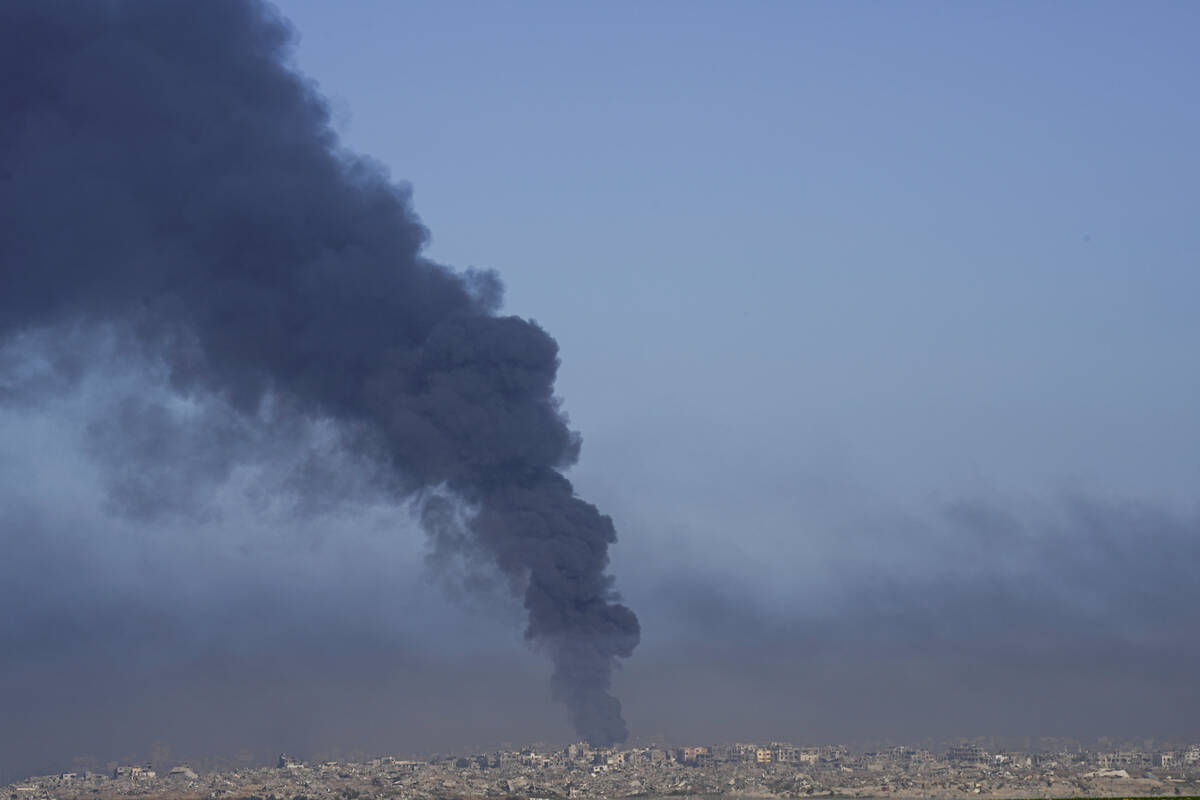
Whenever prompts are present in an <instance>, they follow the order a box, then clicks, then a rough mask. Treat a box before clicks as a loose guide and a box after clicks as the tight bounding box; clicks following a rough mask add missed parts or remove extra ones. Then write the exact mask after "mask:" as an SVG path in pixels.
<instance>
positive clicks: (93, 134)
mask: <svg viewBox="0 0 1200 800" xmlns="http://www.w3.org/2000/svg"><path fill="white" fill-rule="evenodd" d="M291 42H292V37H291V32H290V29H289V27H288V26H287V24H286V23H285V22H284V21H283V20H281V19H280V18H279V17H278V16H277V13H276V12H275V11H274V9H273V8H271V7H270V6H267V5H265V4H263V3H260V2H257V1H256V0H205V2H194V0H141V1H140V2H137V1H135V0H74V1H72V0H63V1H62V2H55V3H46V2H44V0H9V2H6V3H3V4H0V70H3V74H4V75H7V76H11V79H10V80H6V81H3V82H0V119H3V120H4V124H3V125H2V126H0V218H2V219H3V220H4V224H3V226H0V337H5V338H7V337H11V336H14V335H17V334H19V333H21V332H22V331H25V330H32V329H40V330H43V331H55V330H61V329H65V328H71V327H75V328H77V327H79V326H84V327H86V326H103V327H106V328H110V329H113V330H115V331H116V332H117V333H118V334H120V335H122V336H123V337H125V338H124V339H123V341H127V342H129V345H128V346H129V347H131V348H135V349H136V350H137V352H138V354H139V356H142V357H144V355H145V354H146V353H147V352H149V353H150V354H152V355H154V356H156V357H158V358H161V359H163V360H165V361H166V362H167V363H168V364H169V366H170V368H171V379H172V382H173V385H175V386H176V387H178V388H179V390H180V391H181V392H186V393H192V394H193V395H195V396H197V397H203V396H206V393H213V392H215V393H218V394H220V395H222V396H224V397H226V398H228V399H229V400H231V401H232V402H233V403H235V404H236V406H237V407H238V408H239V409H241V410H242V411H244V413H245V414H246V415H247V417H248V418H253V417H254V415H255V414H256V413H257V412H258V410H259V408H260V405H261V403H262V401H263V399H264V397H266V396H267V395H269V394H270V395H274V396H277V397H280V398H283V399H284V400H286V403H285V404H284V405H285V406H286V407H287V408H291V409H293V410H294V412H295V413H298V414H304V415H308V416H312V417H320V418H323V419H329V420H333V421H335V422H337V423H340V424H341V425H342V426H344V427H345V429H346V430H347V431H353V432H354V433H355V434H356V435H355V436H354V437H347V438H348V441H363V440H366V441H368V442H370V443H371V444H370V445H369V446H368V447H367V451H368V452H370V453H377V452H379V451H380V450H382V452H384V453H385V456H384V457H385V458H387V459H388V461H389V463H390V464H391V466H392V467H394V470H395V473H396V475H397V476H398V478H399V479H400V480H401V482H402V483H403V485H404V486H405V487H406V490H407V491H408V492H412V493H419V494H418V495H417V496H425V495H427V493H425V492H424V491H423V490H427V489H439V490H448V491H449V492H450V494H451V495H452V496H453V497H455V498H456V500H457V501H458V502H461V503H463V504H465V507H468V508H471V509H473V515H472V516H471V517H470V519H469V520H468V522H467V523H466V524H465V526H464V527H463V528H462V530H461V531H460V532H459V533H458V534H456V541H457V542H458V543H459V546H464V545H465V546H468V547H472V548H475V549H476V551H477V552H480V553H483V554H486V555H487V556H489V557H490V558H491V559H492V560H493V561H494V563H495V564H496V565H497V566H498V567H499V568H500V569H501V570H503V571H504V572H505V573H506V574H507V575H508V576H509V577H510V579H511V582H512V585H513V586H515V587H517V590H518V591H519V592H520V593H521V594H522V595H523V600H524V605H525V608H526V610H527V611H528V620H529V622H528V627H527V629H526V636H527V638H528V639H529V640H530V641H531V642H532V643H533V644H534V645H535V646H537V647H538V648H539V649H541V650H544V651H545V652H546V653H547V654H548V655H549V657H550V658H551V659H552V660H553V662H554V665H555V671H554V677H553V689H554V693H555V696H556V697H557V698H558V699H560V700H561V701H563V702H564V703H565V704H566V705H567V708H568V711H569V713H570V716H571V720H572V722H573V724H574V725H575V727H576V729H577V731H578V732H579V733H580V734H581V735H582V736H583V737H584V738H586V739H588V740H589V741H591V742H592V743H594V744H609V743H612V742H617V741H621V740H623V739H625V738H626V728H625V723H624V720H623V719H622V717H621V710H620V704H619V703H618V701H617V700H616V698H614V697H613V696H612V694H611V693H610V682H611V674H612V670H613V668H614V666H615V665H616V664H617V659H619V658H625V657H628V656H629V655H630V654H631V653H632V651H633V649H634V647H635V646H636V645H637V642H638V638H639V627H638V622H637V618H636V617H635V616H634V614H633V612H631V611H630V610H629V609H628V608H626V607H624V606H623V605H620V604H619V603H618V602H616V600H617V598H616V595H615V593H614V592H613V588H612V578H611V577H610V576H609V575H608V574H607V568H608V547H609V545H610V544H612V543H613V542H614V541H615V540H616V536H615V533H614V531H613V527H612V523H611V521H610V520H609V519H608V517H605V516H603V515H602V514H600V513H599V512H598V511H597V510H596V509H595V507H593V506H592V505H590V504H588V503H586V502H584V501H583V500H581V499H580V498H578V497H576V496H575V494H574V491H573V489H572V487H571V484H570V483H569V482H568V481H567V479H566V478H565V477H564V476H563V475H562V472H561V471H562V470H563V469H565V468H567V467H569V466H570V465H571V464H573V463H574V462H575V460H576V459H577V457H578V454H579V441H578V438H577V436H576V435H575V434H573V433H572V432H571V431H570V429H569V428H568V427H567V424H566V420H565V418H564V417H563V415H562V414H561V412H560V411H559V405H558V400H557V399H556V398H555V396H554V379H555V373H556V370H557V366H558V355H557V345H556V344H555V342H554V340H553V339H552V338H550V336H549V335H547V334H546V333H545V332H544V331H543V330H541V329H540V328H539V327H537V326H536V325H535V324H533V323H531V322H528V321H526V320H522V319H519V318H516V317H505V316H498V315H497V313H496V312H497V310H498V309H499V306H500V297H501V294H502V290H501V286H500V283H499V281H498V279H497V278H496V277H495V276H494V275H493V274H491V273H466V274H458V273H454V272H452V271H451V270H448V269H446V268H444V267H442V266H439V265H437V264H435V263H433V262H431V261H429V260H428V259H425V258H424V257H422V256H421V249H422V247H423V246H424V244H425V242H426V239H427V234H426V231H425V230H424V228H423V227H422V226H421V225H420V223H419V222H418V220H417V219H416V217H415V215H414V214H413V212H412V211H411V209H410V207H409V198H408V194H407V191H406V190H405V189H404V188H403V187H401V186H397V185H396V184H394V183H392V182H391V180H390V179H389V178H388V176H387V174H386V173H385V172H384V170H383V169H382V168H381V167H379V166H378V165H376V164H374V163H373V162H370V161H368V160H365V159H362V158H360V157H358V156H356V155H354V154H352V153H349V152H346V151H345V150H344V149H342V147H341V145H340V143H339V142H338V139H337V136H336V134H335V133H334V132H333V131H332V129H331V127H330V124H329V113H328V109H327V106H326V103H325V101H324V99H323V98H322V97H321V96H320V95H319V94H318V93H317V92H316V90H315V88H314V86H313V85H312V84H311V82H309V81H308V80H307V79H305V78H304V77H302V76H299V75H298V74H297V73H296V72H295V71H294V70H293V69H292V67H291V62H290V48H291ZM412 116H413V118H417V117H418V116H419V114H418V113H417V112H414V113H413V114H412ZM364 432H365V433H366V434H367V436H366V437H363V436H361V434H362V433H364ZM422 506H423V511H424V513H423V519H424V520H425V522H426V525H427V528H428V529H429V530H430V533H431V535H433V536H434V537H439V536H442V535H443V534H444V530H445V529H444V525H443V524H442V519H443V517H444V516H445V515H444V514H441V513H440V511H439V508H438V503H436V502H432V501H423V503H422ZM442 510H444V509H442Z"/></svg>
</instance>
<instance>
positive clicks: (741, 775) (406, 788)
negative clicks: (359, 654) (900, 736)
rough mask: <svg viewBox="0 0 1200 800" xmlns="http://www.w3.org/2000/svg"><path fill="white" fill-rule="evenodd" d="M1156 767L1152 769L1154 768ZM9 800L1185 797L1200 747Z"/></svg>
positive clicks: (340, 775)
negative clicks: (1146, 750) (127, 799)
mask: <svg viewBox="0 0 1200 800" xmlns="http://www.w3.org/2000/svg"><path fill="white" fill-rule="evenodd" d="M1151 770H1153V771H1151ZM0 791H3V792H4V795H5V796H4V797H0V800H85V799H86V800H118V799H119V798H131V797H136V798H139V799H140V800H222V799H227V800H393V799H394V800H448V799H449V798H460V797H461V798H480V799H484V798H495V799H496V800H515V799H516V798H521V799H522V800H525V798H528V800H576V799H580V800H589V799H590V798H619V797H638V798H643V799H644V800H650V799H651V798H661V797H669V796H695V795H703V796H705V797H709V798H711V797H715V796H725V797H739V798H804V797H836V798H859V797H888V798H918V797H920V798H939V799H941V800H948V799H949V798H962V797H970V798H976V797H978V798H1011V797H1021V798H1051V797H1058V798H1062V797H1082V796H1090V797H1104V796H1113V797H1118V796H1119V797H1148V796H1164V795H1171V796H1174V797H1184V796H1193V795H1198V794H1200V747H1198V746H1192V747H1188V748H1184V749H1181V750H1168V751H1160V752H1141V751H1124V752H1119V751H1118V752H1085V751H1083V750H1082V749H1078V750H1076V751H1063V752H1055V753H1020V752H999V751H998V752H991V751H989V750H988V749H986V748H984V747H981V746H979V745H978V744H965V745H955V746H953V747H950V748H948V749H945V750H943V751H939V752H934V751H932V750H929V749H916V748H909V747H895V748H891V749H889V750H886V751H883V752H865V753H857V754H852V753H851V752H850V750H849V749H848V748H845V747H836V746H826V747H798V746H795V745H792V744H785V743H774V742H773V743H769V744H731V745H730V744H727V745H715V746H709V745H692V746H686V747H680V748H668V747H665V746H647V747H635V748H630V749H614V748H606V749H594V748H590V747H588V746H587V745H585V744H575V745H571V746H570V747H567V748H564V749H561V750H550V751H545V752H540V751H537V750H534V749H532V748H527V749H523V750H515V751H500V752H493V753H484V754H473V755H457V756H443V757H435V758H432V759H429V760H424V761H418V760H405V759H398V758H395V757H391V756H386V757H381V758H376V759H372V760H370V761H366V762H338V761H326V762H322V763H320V764H309V763H306V762H304V761H303V760H300V759H296V758H292V757H290V756H288V755H286V754H284V755H280V757H279V759H278V761H277V762H276V766H274V767H263V768H256V769H239V770H232V771H227V772H212V773H209V774H203V775H202V774H199V773H197V772H196V771H195V770H193V769H192V768H191V767H189V766H187V765H177V766H174V767H172V768H170V769H169V770H166V772H165V774H159V771H156V770H154V769H152V768H150V767H148V766H141V767H138V766H133V765H120V766H117V767H116V768H115V769H114V770H113V771H112V773H111V774H100V773H93V772H88V773H85V774H83V775H79V774H77V773H74V772H69V773H61V774H59V775H50V776H42V777H37V778H31V779H28V780H24V781H21V782H19V783H15V784H12V785H10V786H8V787H5V788H4V789H3V790H0Z"/></svg>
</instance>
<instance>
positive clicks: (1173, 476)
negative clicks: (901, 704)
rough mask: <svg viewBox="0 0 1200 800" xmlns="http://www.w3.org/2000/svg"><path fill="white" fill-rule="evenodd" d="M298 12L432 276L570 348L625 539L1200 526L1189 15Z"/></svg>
mask: <svg viewBox="0 0 1200 800" xmlns="http://www.w3.org/2000/svg"><path fill="white" fill-rule="evenodd" d="M281 7H282V9H283V10H284V12H285V13H286V14H287V15H288V16H289V17H290V18H291V19H292V21H293V23H294V24H295V26H296V28H297V30H298V31H299V33H300V44H299V47H298V49H297V60H298V63H299V65H300V66H301V67H302V68H303V69H304V70H305V71H306V72H308V73H309V74H310V75H313V76H315V78H316V80H317V81H318V82H319V84H320V87H321V89H322V91H324V92H326V93H327V94H328V95H329V96H330V97H331V98H332V105H333V108H334V109H335V116H336V117H337V119H338V120H339V122H340V129H341V132H342V135H343V137H344V139H345V141H346V142H347V143H348V144H349V145H350V146H351V147H353V148H355V149H357V150H360V151H362V152H366V153H370V154H372V155H373V156H375V157H377V158H379V159H381V160H382V161H383V162H384V163H385V164H387V165H388V166H389V167H390V168H391V170H392V173H393V174H394V175H395V176H396V177H397V178H400V179H403V180H407V181H410V182H411V183H412V185H413V188H414V192H415V204H416V208H417V210H418V213H420V214H421V216H422V218H423V220H424V221H425V223H426V224H427V225H428V226H429V227H430V229H431V230H432V234H433V244H432V246H431V248H430V250H429V252H430V254H431V255H432V256H433V257H435V258H438V259H440V260H442V261H444V262H446V263H449V264H453V265H457V266H460V267H461V266H467V265H474V266H481V267H490V268H495V269H497V270H499V271H500V273H501V274H502V276H503V277H504V279H505V281H506V284H507V286H508V304H507V308H508V309H509V310H510V311H511V312H513V313H518V314H522V315H526V316H531V317H533V318H535V319H537V320H538V321H539V322H541V323H542V324H544V325H545V326H546V327H547V328H548V329H549V330H550V331H551V332H552V333H553V334H554V335H555V337H556V338H557V339H558V340H559V342H560V344H561V345H562V350H563V366H562V369H561V377H560V381H559V386H560V390H561V394H562V395H563V396H564V397H565V398H566V400H567V409H568V411H569V413H570V414H571V416H572V420H573V422H574V423H575V425H576V427H578V428H579V429H580V430H581V431H582V432H583V433H584V436H585V456H584V459H583V461H582V462H581V464H580V466H579V467H578V468H577V470H576V473H575V474H576V476H577V478H578V480H579V482H580V483H581V484H582V486H584V487H585V488H587V489H591V492H592V493H593V494H598V495H599V496H603V497H604V499H605V500H606V501H611V502H614V503H617V504H618V505H620V506H626V505H627V506H628V507H629V508H628V511H629V515H630V517H629V518H628V519H626V520H625V525H623V526H622V527H628V526H629V525H635V526H638V527H644V528H645V531H644V532H643V533H639V536H642V535H649V536H657V535H659V533H658V532H659V531H660V530H661V529H663V528H672V527H675V528H676V529H677V530H679V531H680V532H682V533H686V534H687V536H688V538H699V539H701V540H706V539H707V538H708V537H710V536H711V537H714V538H718V539H719V538H720V537H721V535H722V534H721V531H720V530H719V529H718V530H707V529H706V526H705V520H703V519H695V518H694V517H695V516H696V515H694V514H692V513H691V512H690V511H689V510H688V508H687V506H689V505H691V504H692V502H694V501H693V500H691V499H690V498H694V497H695V496H697V495H699V496H702V497H705V498H708V499H709V502H711V503H712V504H713V505H714V506H716V507H715V508H713V509H711V511H710V512H705V513H704V514H702V515H701V516H704V517H708V518H710V519H712V522H713V523H716V525H715V526H716V527H718V528H720V527H722V525H721V521H722V520H726V521H727V520H728V519H729V518H738V517H741V518H744V516H745V515H747V514H751V515H759V514H762V515H766V516H768V517H769V521H768V520H763V522H762V523H761V526H756V527H759V532H758V534H756V537H755V540H756V541H758V542H762V543H769V545H768V546H769V547H774V545H775V543H776V542H777V541H778V540H779V539H781V538H782V539H788V540H791V539H793V538H795V536H796V533H797V528H798V527H807V526H808V525H810V524H813V525H818V526H829V525H831V524H836V523H837V522H838V521H839V519H844V518H846V517H847V516H852V515H853V514H854V513H855V510H856V509H857V508H859V507H860V506H861V505H862V504H863V503H864V502H866V503H874V502H879V503H885V504H889V505H901V506H906V507H912V506H917V507H920V506H922V505H929V504H937V503H939V502H945V501H946V500H948V499H950V498H953V497H955V496H958V495H960V494H985V495H991V494H993V493H995V494H999V495H1001V496H1005V497H1008V496H1014V495H1015V496H1017V497H1021V498H1026V497H1030V496H1033V497H1041V496H1044V495H1047V494H1053V493H1056V492H1060V491H1064V490H1080V491H1095V492H1100V493H1103V494H1110V493H1115V494H1117V495H1126V496H1131V497H1135V498H1140V499H1147V500H1151V501H1154V502H1165V503H1170V504H1174V505H1177V506H1178V505H1182V506H1183V507H1185V508H1190V507H1191V506H1192V502H1193V501H1192V498H1193V496H1194V489H1195V486H1196V481H1197V478H1198V477H1200V461H1198V459H1197V456H1196V453H1197V452H1200V447H1198V445H1200V425H1198V424H1197V421H1196V416H1195V414H1194V411H1193V410H1194V408H1195V407H1196V401H1197V399H1198V398H1200V372H1198V371H1197V370H1196V369H1194V368H1192V367H1191V365H1190V361H1192V360H1193V359H1191V357H1190V354H1191V350H1192V348H1193V343H1194V342H1195V341H1196V340H1197V334H1198V333H1200V331H1198V330H1197V326H1198V325H1200V323H1197V321H1196V320H1197V316H1196V315H1195V314H1194V313H1193V309H1194V298H1195V297H1196V295H1197V290H1198V289H1200V286H1198V283H1200V277H1198V273H1197V270H1196V269H1195V268H1194V265H1195V263H1196V260H1197V253H1198V246H1197V245H1198V235H1197V233H1196V231H1195V227H1194V224H1193V220H1194V218H1195V212H1196V210H1197V206H1198V198H1197V186H1198V185H1200V183H1198V178H1200V171H1198V170H1200V159H1197V157H1196V153H1195V149H1194V144H1193V142H1194V141H1196V140H1197V139H1200V105H1198V104H1197V103H1196V102H1194V100H1195V99H1196V98H1195V87H1194V77H1195V74H1196V69H1197V57H1196V55H1195V53H1194V48H1192V47H1191V46H1190V43H1189V34H1188V32H1189V31H1190V30H1194V27H1195V25H1196V23H1197V21H1198V20H1197V15H1198V12H1197V10H1196V9H1195V8H1194V7H1192V6H1190V5H1188V4H1183V3H1178V4H1169V3H1156V4H1149V5H1144V6H1136V7H1135V6H1131V5H1129V4H1121V3H1089V4H1086V5H1085V4H1070V3H1061V4H1052V5H1044V4H1007V5H1004V6H1000V5H980V4H937V3H917V4H903V5H897V4H893V5H886V4H871V3H846V4H829V3H804V4H802V3H764V4H750V5H744V6H738V7H737V8H736V9H735V8H733V7H732V6H728V5H725V4H697V3H686V4H685V3H659V4H650V5H649V6H647V4H621V3H614V4H605V5H604V6H579V5H566V4H516V5H505V6H499V5H487V4H463V5H459V4H453V3H447V4H396V3H361V4H351V5H350V6H348V7H343V6H339V7H338V8H337V10H336V11H334V10H333V9H332V8H331V7H330V6H328V5H327V4H324V3H312V2H287V3H284V4H283V5H282V6H281ZM809 494H811V495H813V496H812V497H807V496H808V495H809ZM797 495H799V496H803V497H806V498H807V499H809V500H812V501H815V502H812V503H811V504H809V503H804V502H799V501H798V499H797ZM806 505H812V506H816V507H818V508H816V509H815V510H810V509H808V508H805V507H800V508H797V507H796V506H806ZM814 515H816V516H817V517H818V518H817V519H813V518H812V517H813V516H814ZM681 516H682V517H683V518H684V519H683V521H681V520H680V517H681ZM617 557H618V558H619V557H620V555H619V553H618V556H617Z"/></svg>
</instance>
